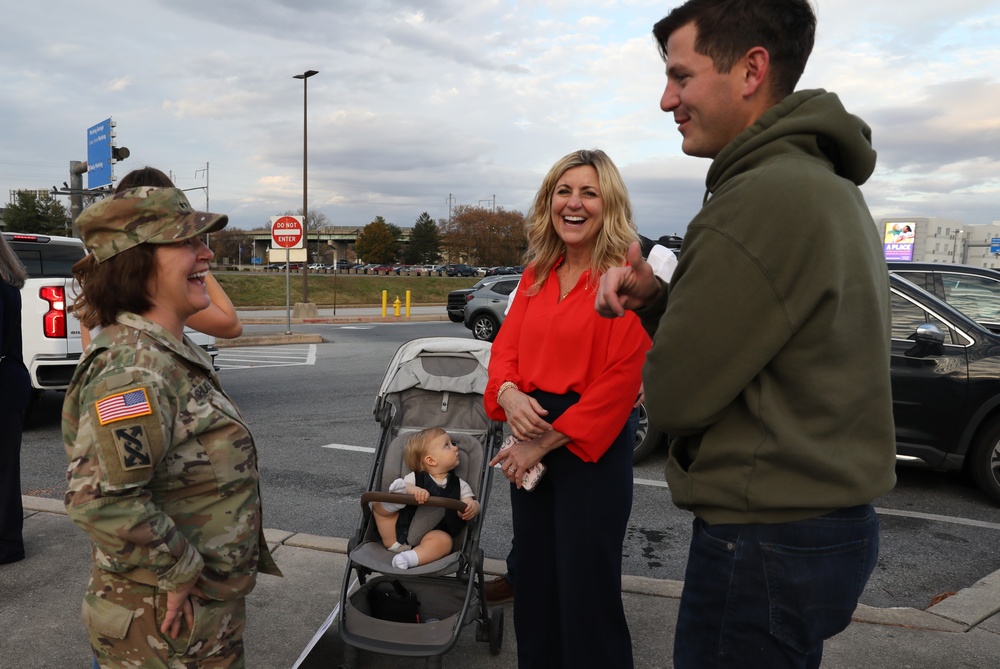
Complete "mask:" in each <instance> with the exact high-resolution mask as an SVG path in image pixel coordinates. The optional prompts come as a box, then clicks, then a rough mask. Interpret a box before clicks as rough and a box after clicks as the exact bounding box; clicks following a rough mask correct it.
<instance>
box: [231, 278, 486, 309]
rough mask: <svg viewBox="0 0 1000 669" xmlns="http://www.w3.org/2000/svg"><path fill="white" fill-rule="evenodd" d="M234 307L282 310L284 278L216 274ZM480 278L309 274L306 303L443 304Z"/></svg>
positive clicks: (298, 283)
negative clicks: (385, 301) (384, 295)
mask: <svg viewBox="0 0 1000 669" xmlns="http://www.w3.org/2000/svg"><path fill="white" fill-rule="evenodd" d="M215 277H216V278H217V279H218V280H219V283H220V284H221V285H222V287H223V288H225V289H226V293H228V295H229V299H231V300H232V301H233V304H234V305H236V306H237V307H241V308H242V307H283V306H285V299H286V294H285V275H284V274H264V273H258V272H219V273H217V274H215ZM478 280H479V277H472V278H465V277H445V276H368V275H366V274H339V275H336V276H335V275H333V274H312V273H310V274H309V301H310V302H313V303H315V304H316V305H318V306H331V305H333V304H336V305H337V306H358V307H360V306H378V305H381V304H382V291H383V290H385V291H387V292H388V301H389V304H392V303H393V301H395V299H396V298H397V297H399V299H400V301H401V302H403V303H405V302H406V291H410V303H411V304H446V303H447V302H448V293H450V292H451V291H453V290H456V289H458V288H469V287H471V286H472V285H473V284H474V283H476V281H478ZM289 286H290V299H291V303H292V304H295V303H296V302H301V301H302V274H301V273H293V274H292V275H291V281H290V282H289Z"/></svg>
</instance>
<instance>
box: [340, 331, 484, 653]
mask: <svg viewBox="0 0 1000 669" xmlns="http://www.w3.org/2000/svg"><path fill="white" fill-rule="evenodd" d="M489 354H490V344H488V343H486V342H481V341H475V340H469V339H459V338H453V337H428V338H423V339H415V340H413V341H409V342H407V343H405V344H403V345H402V346H400V347H399V349H398V350H397V351H396V354H395V355H394V356H393V359H392V361H391V362H390V363H389V367H388V369H387V370H386V373H385V377H384V378H383V380H382V385H381V387H380V389H379V393H378V396H377V397H376V399H375V409H374V412H373V413H374V415H375V419H376V421H377V422H378V423H379V426H380V433H379V439H378V444H377V446H376V449H375V456H374V462H373V463H372V469H371V473H370V475H369V480H368V492H366V493H364V494H363V495H362V496H361V517H360V522H359V525H358V528H357V530H356V531H355V534H354V536H353V537H352V538H351V540H350V544H349V547H348V561H347V568H346V570H345V573H344V583H343V587H341V591H340V592H341V595H340V611H341V614H340V618H339V632H340V635H341V638H342V639H343V641H344V647H345V657H344V664H343V665H341V666H342V667H354V666H356V664H357V662H358V659H359V655H360V653H359V652H358V649H362V650H367V651H372V652H377V653H383V654H389V655H403V656H408V657H425V658H427V660H426V666H427V667H440V666H441V659H442V656H443V654H444V653H446V652H448V651H449V650H450V649H451V648H452V647H453V646H454V645H455V643H456V642H457V641H458V638H459V634H460V633H461V631H462V629H463V627H464V626H466V625H468V624H470V623H475V624H476V639H477V640H478V641H488V642H489V649H490V653H492V654H493V655H497V654H499V652H500V648H501V645H502V643H503V608H502V607H500V606H495V607H493V608H492V610H490V609H489V608H488V607H487V605H486V599H485V597H484V594H483V586H484V577H483V551H482V549H481V548H480V531H481V529H482V519H483V518H484V517H485V512H486V506H487V502H488V500H489V494H490V486H491V480H492V479H491V476H492V471H491V468H490V467H489V466H488V463H489V461H490V459H491V458H492V456H493V455H494V454H495V453H496V451H497V450H499V447H500V442H501V438H502V428H503V423H499V422H496V421H492V420H490V419H489V418H487V416H486V412H485V409H484V408H483V392H484V390H485V388H486V381H487V372H486V369H487V366H488V363H489ZM428 427H440V428H443V429H444V430H446V431H447V432H448V434H449V435H450V436H451V439H452V442H453V443H454V444H455V445H456V446H457V447H458V448H459V451H460V464H459V466H458V468H457V469H456V473H457V474H458V476H459V477H460V478H462V479H464V480H465V481H466V482H468V484H469V485H470V486H471V487H472V490H473V493H475V496H476V499H477V500H479V503H480V505H481V507H482V509H481V511H480V513H479V515H478V516H477V517H476V518H474V519H473V520H472V521H470V522H469V523H468V525H467V526H466V527H465V528H464V529H463V530H462V532H461V533H460V534H459V535H458V536H457V537H455V541H454V550H453V552H452V553H451V554H449V555H447V556H445V557H443V558H441V559H440V560H436V561H434V562H430V563H428V564H425V565H419V566H417V567H413V568H411V569H406V570H401V569H396V568H395V567H393V566H392V557H393V555H394V554H393V553H391V552H389V551H388V550H387V549H386V548H385V547H384V546H383V544H382V541H381V539H380V538H379V534H378V529H377V528H376V526H375V521H374V518H373V513H372V511H371V509H370V507H369V503H370V502H379V501H388V502H400V503H409V504H416V499H415V498H414V497H413V496H412V495H405V494H394V493H388V492H383V491H386V490H388V487H389V484H390V483H391V482H392V481H393V480H394V479H396V478H399V477H402V476H404V475H405V474H407V473H408V472H409V470H408V469H407V468H406V465H405V464H404V462H403V445H404V444H405V442H406V440H407V438H408V437H409V436H410V435H411V434H412V433H413V432H416V431H418V430H422V429H424V428H428ZM445 508H454V509H457V510H461V508H464V504H463V503H462V502H459V501H457V500H453V499H448V498H444V497H431V498H430V499H429V500H428V501H427V502H426V503H425V504H423V505H420V506H419V508H418V509H417V511H416V513H415V515H414V517H413V520H412V522H411V525H410V531H409V537H410V542H411V544H413V545H416V544H417V543H419V540H420V537H422V536H423V534H425V533H426V532H428V531H429V530H431V529H433V528H434V527H435V526H436V525H437V524H438V522H439V521H440V519H441V518H442V517H443V515H444V509H445ZM355 577H356V580H357V583H356V586H355V589H354V591H353V592H351V591H350V588H351V587H352V580H353V579H354V578H355ZM393 581H398V582H399V584H400V585H402V586H403V588H404V589H405V590H407V591H409V593H413V594H414V595H415V596H416V599H418V600H419V620H420V622H395V621H392V620H386V619H383V618H379V617H375V615H374V612H373V610H372V604H371V602H370V595H371V591H372V589H373V588H379V587H380V584H381V587H382V588H385V587H386V586H387V585H388V584H392V585H395V584H394V583H392V582H393ZM397 587H398V586H397Z"/></svg>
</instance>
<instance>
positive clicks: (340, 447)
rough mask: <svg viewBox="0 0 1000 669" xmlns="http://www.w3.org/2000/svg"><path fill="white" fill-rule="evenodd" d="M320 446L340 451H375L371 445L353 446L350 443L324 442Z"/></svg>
mask: <svg viewBox="0 0 1000 669" xmlns="http://www.w3.org/2000/svg"><path fill="white" fill-rule="evenodd" d="M320 448H333V449H336V450H338V451H357V452H358V453H374V452H375V449H374V448H371V447H370V446H351V445H350V444H323V445H322V446H320Z"/></svg>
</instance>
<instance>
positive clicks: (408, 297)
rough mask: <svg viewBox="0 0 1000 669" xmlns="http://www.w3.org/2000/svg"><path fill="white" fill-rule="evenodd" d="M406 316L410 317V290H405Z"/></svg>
mask: <svg viewBox="0 0 1000 669" xmlns="http://www.w3.org/2000/svg"><path fill="white" fill-rule="evenodd" d="M406 317H407V318H409V317H410V291H406Z"/></svg>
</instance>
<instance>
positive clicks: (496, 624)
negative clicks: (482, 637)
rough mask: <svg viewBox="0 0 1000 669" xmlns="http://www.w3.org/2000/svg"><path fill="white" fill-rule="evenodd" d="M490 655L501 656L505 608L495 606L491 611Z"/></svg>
mask: <svg viewBox="0 0 1000 669" xmlns="http://www.w3.org/2000/svg"><path fill="white" fill-rule="evenodd" d="M489 624H490V631H489V636H490V655H499V654H500V647H501V646H503V607H502V606H494V607H493V609H492V610H491V611H490V623H489Z"/></svg>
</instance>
